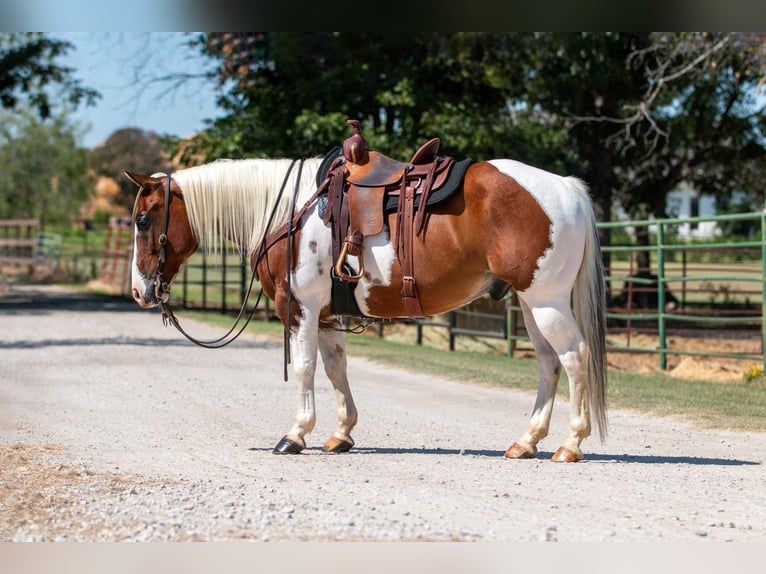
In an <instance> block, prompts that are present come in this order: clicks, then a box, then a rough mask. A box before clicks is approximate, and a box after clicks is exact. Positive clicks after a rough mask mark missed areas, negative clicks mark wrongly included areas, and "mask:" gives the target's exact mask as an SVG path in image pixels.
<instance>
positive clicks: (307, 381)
mask: <svg viewBox="0 0 766 574" xmlns="http://www.w3.org/2000/svg"><path fill="white" fill-rule="evenodd" d="M296 304H297V302H296ZM318 331H319V312H318V310H315V309H313V308H311V307H308V306H306V305H301V317H300V319H299V320H298V326H297V328H293V329H291V333H290V353H291V359H292V363H293V373H294V374H295V379H296V382H297V383H298V412H297V413H296V415H295V422H294V423H293V426H292V428H291V429H290V431H289V432H288V433H287V434H286V435H285V436H284V437H282V439H281V440H280V441H279V442H278V443H277V446H275V447H274V454H298V453H299V452H301V451H302V450H303V449H304V448H306V439H305V437H306V435H307V434H309V433H310V432H311V431H312V430H314V426H315V425H316V405H315V402H314V374H315V373H316V367H317V337H318Z"/></svg>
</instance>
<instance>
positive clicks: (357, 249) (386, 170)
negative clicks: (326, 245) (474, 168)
mask: <svg viewBox="0 0 766 574" xmlns="http://www.w3.org/2000/svg"><path fill="white" fill-rule="evenodd" d="M347 123H348V124H349V125H350V126H351V127H352V128H353V134H352V135H351V136H350V137H348V138H347V139H346V140H345V141H344V143H343V153H342V155H339V156H338V158H337V159H336V160H335V161H334V162H333V163H332V165H331V166H330V168H329V170H328V173H327V177H326V179H325V181H324V182H323V184H322V187H324V186H325V185H326V186H327V191H328V196H327V210H326V212H325V214H324V222H325V223H326V224H327V223H330V224H331V226H332V237H333V241H332V245H333V261H334V262H335V265H334V268H333V274H334V283H335V282H337V281H340V282H341V283H343V282H346V283H347V284H351V288H352V289H353V287H354V286H355V284H356V282H357V281H359V279H361V278H362V276H363V275H364V261H363V259H362V253H363V248H362V247H363V242H364V238H365V237H367V236H370V235H376V234H378V233H380V232H381V231H383V225H384V221H385V218H386V214H385V209H384V202H386V201H387V200H388V201H391V200H392V198H394V201H396V228H395V229H391V230H390V233H391V237H392V240H393V239H394V238H395V241H396V255H397V257H398V259H399V263H400V265H401V268H402V275H403V277H402V291H401V297H402V304H403V306H404V310H405V312H406V313H407V315H408V316H409V317H411V318H420V317H424V315H423V308H422V305H421V303H420V298H419V297H418V291H417V287H416V285H415V278H414V275H415V273H414V260H413V241H414V238H415V237H418V236H419V235H421V234H423V233H424V229H425V222H426V211H427V209H426V205H427V204H428V199H429V196H430V194H431V192H432V191H434V190H437V189H439V188H441V187H442V186H444V184H445V182H447V180H448V178H449V175H450V172H451V171H452V167H453V165H454V164H455V160H454V159H453V158H450V157H441V156H438V155H437V152H438V150H439V143H440V140H439V138H433V139H430V140H428V141H427V142H426V143H425V144H423V145H422V146H421V147H420V149H418V151H416V152H415V155H413V156H412V159H411V160H410V161H409V162H401V161H397V160H395V159H391V158H390V157H387V156H385V155H383V154H381V153H379V152H376V151H373V150H370V149H368V147H367V141H366V140H365V139H364V136H363V135H362V131H361V128H360V124H359V122H358V121H357V120H348V122H347ZM461 163H463V162H461ZM348 256H354V257H358V260H359V269H358V271H357V272H356V273H353V272H352V270H351V268H350V267H349V266H348V264H347V262H346V258H347V257H348Z"/></svg>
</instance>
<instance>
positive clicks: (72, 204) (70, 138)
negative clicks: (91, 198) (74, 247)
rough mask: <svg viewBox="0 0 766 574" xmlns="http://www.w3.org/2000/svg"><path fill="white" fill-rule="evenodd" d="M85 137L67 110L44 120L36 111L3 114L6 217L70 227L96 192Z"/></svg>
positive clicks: (1, 175)
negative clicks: (81, 145) (82, 142)
mask: <svg viewBox="0 0 766 574" xmlns="http://www.w3.org/2000/svg"><path fill="white" fill-rule="evenodd" d="M81 137H82V134H81V133H80V132H79V128H78V127H77V126H76V125H73V124H71V123H70V122H69V120H68V117H67V114H66V112H60V113H59V114H58V115H56V116H54V117H51V118H49V120H48V121H42V120H40V118H39V117H38V114H37V113H36V111H32V110H29V109H26V108H17V109H16V111H15V112H14V113H9V112H7V111H6V112H3V111H0V218H11V217H31V218H36V219H39V220H40V221H41V222H42V223H43V224H46V223H56V224H62V223H68V222H71V221H72V220H73V219H74V218H75V217H76V216H77V214H78V210H79V208H80V205H81V204H82V203H83V201H84V200H85V199H86V198H87V197H88V195H89V193H90V192H91V190H92V189H93V180H92V178H91V177H89V175H88V165H87V151H86V150H84V149H80V148H78V146H77V142H78V141H79V140H80V139H81Z"/></svg>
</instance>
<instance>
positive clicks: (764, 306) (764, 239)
mask: <svg viewBox="0 0 766 574" xmlns="http://www.w3.org/2000/svg"><path fill="white" fill-rule="evenodd" d="M761 356H762V361H761V367H762V368H763V371H764V372H765V373H766V213H764V212H761Z"/></svg>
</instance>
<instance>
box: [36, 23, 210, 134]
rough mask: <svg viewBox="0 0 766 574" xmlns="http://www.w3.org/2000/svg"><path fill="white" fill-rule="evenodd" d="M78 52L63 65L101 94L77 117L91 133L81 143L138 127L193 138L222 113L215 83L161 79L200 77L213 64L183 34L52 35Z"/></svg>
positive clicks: (61, 60) (90, 33) (112, 33)
mask: <svg viewBox="0 0 766 574" xmlns="http://www.w3.org/2000/svg"><path fill="white" fill-rule="evenodd" d="M49 34H50V35H51V36H53V37H55V38H60V39H64V40H68V41H69V42H71V43H72V44H74V46H75V49H73V50H71V51H70V52H69V54H67V56H65V57H62V58H60V59H59V60H58V61H59V62H60V63H61V64H63V65H66V66H68V67H71V68H74V69H75V71H74V73H73V75H74V77H76V78H78V79H79V80H81V81H82V83H83V84H84V85H86V86H88V87H91V88H94V89H96V90H97V91H98V92H100V93H101V98H100V99H99V100H98V102H97V103H96V105H95V106H90V107H88V106H85V105H81V106H80V107H79V108H78V109H77V111H76V112H75V113H73V118H74V119H76V120H77V121H78V122H79V123H80V124H82V125H83V127H84V128H85V129H87V132H86V133H85V136H84V139H83V141H82V142H81V145H83V146H85V147H88V148H91V147H93V146H94V145H96V144H98V143H100V142H103V141H104V140H106V139H107V138H108V137H109V136H110V135H111V134H112V133H114V132H115V131H116V130H118V129H121V128H126V127H136V128H141V129H144V130H147V131H154V132H157V133H159V134H171V135H176V136H180V137H185V136H189V135H191V134H193V133H195V132H197V131H200V130H201V129H203V128H204V127H205V123H204V120H205V119H214V118H216V117H218V116H220V115H222V112H221V110H220V109H219V108H218V107H217V106H216V103H215V100H216V96H217V95H218V94H217V92H216V86H215V83H214V82H211V81H210V80H187V81H185V82H183V83H182V84H180V85H174V84H173V83H172V82H167V81H166V82H163V81H160V80H158V79H157V78H161V77H163V76H167V75H170V74H178V73H199V72H200V71H203V70H205V69H206V66H209V65H210V64H209V62H206V61H205V59H204V58H203V57H202V56H201V55H200V54H199V51H198V50H194V49H191V48H188V47H186V46H185V42H187V41H188V40H189V39H190V35H189V33H183V32H67V33H65V32H49Z"/></svg>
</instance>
